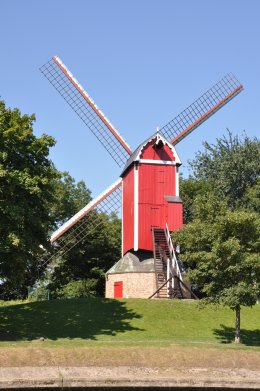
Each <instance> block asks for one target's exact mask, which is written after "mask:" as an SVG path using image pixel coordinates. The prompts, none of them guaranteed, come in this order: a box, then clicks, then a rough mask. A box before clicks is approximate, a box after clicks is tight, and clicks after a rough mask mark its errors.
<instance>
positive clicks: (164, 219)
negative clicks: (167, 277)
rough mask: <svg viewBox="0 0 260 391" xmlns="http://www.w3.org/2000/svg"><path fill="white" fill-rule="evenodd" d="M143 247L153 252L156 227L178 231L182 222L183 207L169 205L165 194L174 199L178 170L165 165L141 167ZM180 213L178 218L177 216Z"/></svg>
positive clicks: (141, 236)
mask: <svg viewBox="0 0 260 391" xmlns="http://www.w3.org/2000/svg"><path fill="white" fill-rule="evenodd" d="M138 171H139V203H138V204H139V248H142V249H144V250H151V251H152V249H153V248H152V228H153V227H159V228H165V225H166V223H168V226H169V230H170V231H172V230H174V227H175V225H178V224H179V223H178V224H176V222H177V220H178V221H179V219H180V216H179V212H180V211H179V209H180V208H179V207H177V208H176V205H174V204H170V205H169V204H168V202H167V200H166V199H165V197H164V196H165V195H169V196H173V195H175V194H176V190H175V173H176V167H175V166H170V165H164V164H140V166H139V170H138ZM177 212H178V217H177V216H176V217H175V216H174V214H175V213H177Z"/></svg>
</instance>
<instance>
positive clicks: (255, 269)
mask: <svg viewBox="0 0 260 391" xmlns="http://www.w3.org/2000/svg"><path fill="white" fill-rule="evenodd" d="M213 198H214V197H213ZM216 204H217V203H216V199H215V202H213V201H212V199H209V200H208V202H207V211H208V212H210V214H209V215H208V216H209V218H208V219H207V218H205V217H206V213H205V204H204V201H203V200H201V202H197V205H196V207H197V211H196V212H197V215H198V216H200V217H198V218H196V219H195V220H194V221H193V222H192V223H190V224H188V225H186V226H185V227H184V229H183V230H182V231H181V232H180V233H179V234H178V235H177V236H178V241H180V243H181V244H182V247H183V249H184V253H183V254H182V256H181V260H182V261H183V262H184V263H185V264H186V265H187V266H188V267H190V268H189V278H190V279H191V281H193V283H195V284H196V287H197V288H198V289H199V290H201V291H202V292H203V293H204V294H205V298H204V299H203V301H204V302H205V303H214V304H222V305H225V306H228V307H229V308H231V309H232V310H234V311H235V313H236V323H235V341H236V342H240V309H241V306H252V305H254V304H255V303H256V301H257V298H259V297H260V260H259V250H260V241H259V233H260V218H259V215H258V214H257V213H255V212H250V211H241V210H237V211H230V210H228V209H225V208H224V204H223V203H222V204H221V205H219V206H218V208H217V209H216Z"/></svg>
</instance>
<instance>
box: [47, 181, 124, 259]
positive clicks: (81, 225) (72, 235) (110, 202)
mask: <svg viewBox="0 0 260 391" xmlns="http://www.w3.org/2000/svg"><path fill="white" fill-rule="evenodd" d="M121 184H122V180H121V179H120V180H118V181H117V182H116V183H115V184H113V185H112V186H110V187H109V188H108V189H107V190H105V191H104V192H103V193H101V195H100V196H98V197H97V198H95V199H94V200H93V201H91V202H90V203H89V204H88V205H86V206H85V207H84V208H83V209H81V210H80V211H79V212H78V213H77V214H76V215H75V216H73V217H72V218H71V219H70V220H68V221H67V222H66V223H65V224H63V225H62V226H61V227H60V228H59V229H58V230H56V231H55V232H54V233H53V234H52V236H51V239H50V241H51V243H54V242H55V245H56V248H57V250H56V251H55V253H54V254H53V255H51V256H48V255H47V258H46V259H45V258H44V257H42V262H41V266H44V265H45V264H46V263H51V261H52V260H53V259H54V258H55V259H56V258H57V257H59V256H63V255H65V254H66V253H67V252H68V251H70V250H71V249H73V248H74V247H75V246H76V245H78V244H79V243H81V242H82V241H83V240H84V239H85V238H86V237H87V236H88V235H90V234H91V233H93V232H95V230H96V229H97V228H98V227H99V226H100V225H101V224H102V219H100V218H98V219H97V214H98V215H99V217H100V216H101V215H102V214H106V215H108V216H111V214H112V213H116V214H117V213H119V211H120V210H121Z"/></svg>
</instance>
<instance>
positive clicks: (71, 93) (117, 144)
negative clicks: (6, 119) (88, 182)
mask: <svg viewBox="0 0 260 391" xmlns="http://www.w3.org/2000/svg"><path fill="white" fill-rule="evenodd" d="M40 71H41V72H42V73H43V75H44V76H45V77H46V78H47V79H48V80H49V82H50V83H51V84H52V85H53V86H54V88H55V89H56V90H57V91H58V92H59V94H60V95H61V96H62V97H63V98H64V99H65V101H66V102H67V103H68V104H69V105H70V106H71V108H72V109H73V110H74V111H75V113H76V114H77V115H78V116H79V117H80V119H81V120H82V121H83V122H84V123H85V124H86V125H87V126H88V128H89V129H90V130H91V132H92V133H93V134H94V135H95V136H96V137H97V139H98V140H99V141H100V142H101V144H102V145H103V146H104V148H105V149H106V150H107V151H108V153H109V154H110V155H111V156H112V158H113V159H114V160H115V162H116V163H117V164H118V166H120V167H121V166H123V165H124V164H125V162H126V160H127V159H128V158H129V155H131V153H132V152H131V149H130V147H129V146H128V145H127V143H126V141H125V140H124V139H123V137H122V136H121V135H120V134H119V132H118V131H117V130H116V129H115V127H114V126H113V125H112V124H111V122H110V121H109V120H108V119H107V118H106V117H105V115H104V114H103V113H102V111H101V110H100V109H99V108H98V106H97V105H96V104H95V102H94V101H93V99H92V98H91V97H90V96H89V95H88V93H87V92H86V91H85V90H84V89H83V87H81V85H80V84H79V83H78V81H77V80H76V79H75V78H74V76H73V75H72V73H71V72H70V71H69V70H68V69H67V68H66V66H65V65H64V64H63V63H62V62H61V60H60V59H59V58H58V57H56V56H54V57H52V59H51V60H50V61H49V62H47V63H46V64H45V65H43V66H42V67H41V68H40Z"/></svg>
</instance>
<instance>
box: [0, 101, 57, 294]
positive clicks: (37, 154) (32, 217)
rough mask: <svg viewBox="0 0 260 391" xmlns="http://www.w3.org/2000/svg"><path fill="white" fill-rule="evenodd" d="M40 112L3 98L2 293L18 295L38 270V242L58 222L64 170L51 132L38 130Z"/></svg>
mask: <svg viewBox="0 0 260 391" xmlns="http://www.w3.org/2000/svg"><path fill="white" fill-rule="evenodd" d="M34 121H35V116H34V115H31V116H28V115H21V113H20V111H19V110H18V109H14V110H12V109H9V108H6V107H5V103H4V102H3V101H0V281H1V285H0V294H1V296H2V297H12V296H16V297H17V296H19V295H22V294H23V293H24V289H25V286H26V285H27V284H28V285H30V284H31V282H32V281H31V280H32V279H33V278H35V274H36V270H37V254H38V252H39V245H40V244H41V245H43V246H45V247H48V232H49V231H50V229H51V228H52V227H54V221H53V218H52V217H53V216H51V215H50V213H49V209H50V205H51V204H52V202H53V197H54V196H53V194H54V189H55V187H54V183H55V180H57V178H58V177H59V174H58V172H57V170H56V169H55V167H54V166H53V163H52V162H51V161H50V160H49V159H48V155H49V149H50V148H51V147H52V146H53V145H54V144H55V141H54V139H53V138H52V137H50V136H47V135H45V134H43V135H42V136H41V137H39V138H37V137H36V136H35V135H34V134H33V123H34Z"/></svg>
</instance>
